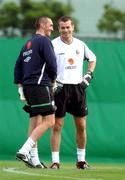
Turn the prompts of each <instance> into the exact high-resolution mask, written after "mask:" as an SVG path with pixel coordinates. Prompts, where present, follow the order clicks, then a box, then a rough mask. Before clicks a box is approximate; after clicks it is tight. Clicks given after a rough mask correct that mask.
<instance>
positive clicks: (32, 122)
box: [28, 116, 47, 168]
mask: <svg viewBox="0 0 125 180" xmlns="http://www.w3.org/2000/svg"><path fill="white" fill-rule="evenodd" d="M43 119H44V118H43V117H42V116H41V118H39V119H37V120H36V117H31V118H30V123H29V130H28V137H30V135H31V133H32V131H33V130H34V129H35V128H36V127H37V126H38V125H39V124H41V123H42V121H43ZM30 158H31V161H32V163H33V165H32V166H29V167H31V168H32V167H35V168H47V167H46V166H45V165H44V164H43V163H42V162H40V160H39V154H38V147H37V142H36V143H35V145H34V146H33V148H32V149H31V151H30Z"/></svg>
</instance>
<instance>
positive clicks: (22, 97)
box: [18, 86, 26, 101]
mask: <svg viewBox="0 0 125 180" xmlns="http://www.w3.org/2000/svg"><path fill="white" fill-rule="evenodd" d="M18 93H19V96H20V100H21V101H26V98H25V96H24V93H23V87H22V86H20V87H19V88H18Z"/></svg>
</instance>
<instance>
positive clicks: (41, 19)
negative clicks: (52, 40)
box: [35, 16, 50, 29]
mask: <svg viewBox="0 0 125 180" xmlns="http://www.w3.org/2000/svg"><path fill="white" fill-rule="evenodd" d="M48 19H50V18H49V17H48V16H40V17H38V18H37V19H36V22H35V28H36V29H39V28H40V24H41V23H42V24H46V23H47V21H48Z"/></svg>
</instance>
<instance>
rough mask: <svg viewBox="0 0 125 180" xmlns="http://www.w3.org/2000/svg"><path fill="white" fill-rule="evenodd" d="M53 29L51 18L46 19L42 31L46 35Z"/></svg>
mask: <svg viewBox="0 0 125 180" xmlns="http://www.w3.org/2000/svg"><path fill="white" fill-rule="evenodd" d="M52 31H53V22H52V20H51V19H48V21H47V23H46V24H45V26H44V32H45V35H46V36H50V35H51V32H52Z"/></svg>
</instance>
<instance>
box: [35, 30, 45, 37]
mask: <svg viewBox="0 0 125 180" xmlns="http://www.w3.org/2000/svg"><path fill="white" fill-rule="evenodd" d="M36 34H40V35H41V36H45V33H44V31H36Z"/></svg>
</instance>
